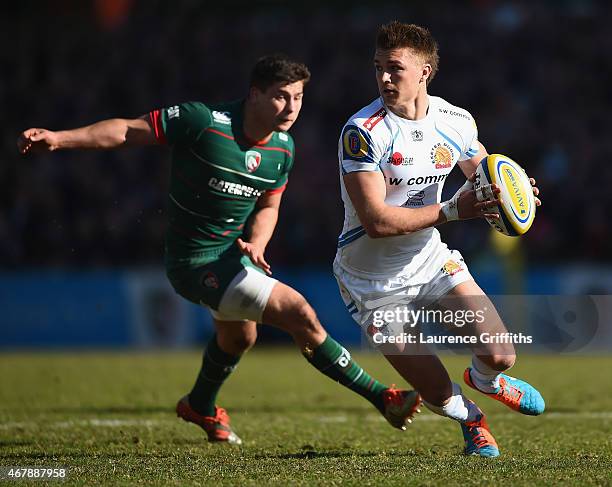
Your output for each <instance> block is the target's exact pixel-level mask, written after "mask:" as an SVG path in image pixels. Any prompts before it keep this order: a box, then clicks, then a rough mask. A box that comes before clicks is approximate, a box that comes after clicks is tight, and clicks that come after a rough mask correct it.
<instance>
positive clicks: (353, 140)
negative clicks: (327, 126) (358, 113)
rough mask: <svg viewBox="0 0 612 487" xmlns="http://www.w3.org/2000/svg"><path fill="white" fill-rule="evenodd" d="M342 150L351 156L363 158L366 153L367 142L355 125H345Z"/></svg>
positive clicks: (367, 150) (367, 149)
mask: <svg viewBox="0 0 612 487" xmlns="http://www.w3.org/2000/svg"><path fill="white" fill-rule="evenodd" d="M342 145H343V146H344V152H345V153H346V155H348V156H349V157H351V158H354V159H363V158H364V157H366V156H367V155H368V152H369V150H370V149H369V148H368V143H367V141H366V139H365V137H364V136H363V135H361V133H360V132H359V130H358V129H357V127H347V129H346V131H345V132H344V135H343V136H342Z"/></svg>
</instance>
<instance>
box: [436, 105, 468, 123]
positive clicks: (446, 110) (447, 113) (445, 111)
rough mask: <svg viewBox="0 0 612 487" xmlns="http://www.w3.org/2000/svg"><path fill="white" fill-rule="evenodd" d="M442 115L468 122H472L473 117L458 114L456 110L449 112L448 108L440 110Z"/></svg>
mask: <svg viewBox="0 0 612 487" xmlns="http://www.w3.org/2000/svg"><path fill="white" fill-rule="evenodd" d="M438 111H439V112H440V113H443V114H444V115H452V116H453V117H459V118H465V119H466V120H472V117H470V116H469V115H466V114H465V113H461V112H456V111H455V110H448V109H446V108H438Z"/></svg>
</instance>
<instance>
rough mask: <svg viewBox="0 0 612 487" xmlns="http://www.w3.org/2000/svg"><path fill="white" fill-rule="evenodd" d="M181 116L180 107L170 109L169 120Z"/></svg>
mask: <svg viewBox="0 0 612 487" xmlns="http://www.w3.org/2000/svg"><path fill="white" fill-rule="evenodd" d="M180 116H181V114H180V109H179V107H178V105H174V106H173V107H170V108H168V119H169V120H170V119H172V118H179V117H180Z"/></svg>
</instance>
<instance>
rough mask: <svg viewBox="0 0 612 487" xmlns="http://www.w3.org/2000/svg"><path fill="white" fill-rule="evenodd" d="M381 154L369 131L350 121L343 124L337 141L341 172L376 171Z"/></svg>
mask: <svg viewBox="0 0 612 487" xmlns="http://www.w3.org/2000/svg"><path fill="white" fill-rule="evenodd" d="M381 155H382V154H381V150H380V148H379V147H377V145H376V144H375V143H374V141H373V140H372V136H371V135H370V133H369V132H366V131H365V130H363V129H362V128H360V127H358V126H357V125H354V124H352V123H348V124H347V125H345V126H344V128H343V129H342V134H341V135H340V140H339V142H338V158H339V159H340V166H341V168H342V174H348V173H351V172H358V171H367V172H372V171H378V170H379V164H380V159H381Z"/></svg>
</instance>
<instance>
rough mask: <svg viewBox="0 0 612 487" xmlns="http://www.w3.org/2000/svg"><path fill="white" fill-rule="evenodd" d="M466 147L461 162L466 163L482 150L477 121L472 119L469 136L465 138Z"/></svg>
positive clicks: (463, 149) (462, 152)
mask: <svg viewBox="0 0 612 487" xmlns="http://www.w3.org/2000/svg"><path fill="white" fill-rule="evenodd" d="M464 140H465V147H463V148H462V151H461V157H459V160H460V161H466V160H467V159H471V158H472V157H474V156H475V155H476V154H478V151H479V150H480V145H479V144H478V127H477V126H476V121H475V120H474V119H473V118H472V120H471V124H470V128H469V129H468V131H467V136H466V137H464Z"/></svg>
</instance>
